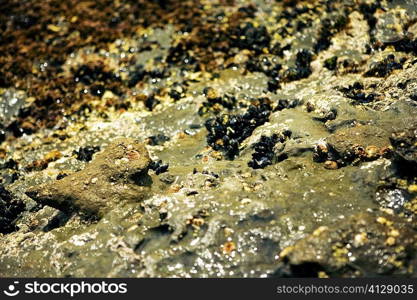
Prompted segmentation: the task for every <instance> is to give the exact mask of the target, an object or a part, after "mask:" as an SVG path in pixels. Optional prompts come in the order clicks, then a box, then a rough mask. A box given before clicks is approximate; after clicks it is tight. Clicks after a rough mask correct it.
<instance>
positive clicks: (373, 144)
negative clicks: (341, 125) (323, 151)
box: [326, 125, 390, 162]
mask: <svg viewBox="0 0 417 300" xmlns="http://www.w3.org/2000/svg"><path fill="white" fill-rule="evenodd" d="M388 137H389V135H388V133H387V132H386V131H385V130H382V129H380V128H378V127H376V126H371V125H362V126H355V127H351V128H345V129H341V130H339V131H337V132H336V133H335V134H332V135H330V136H329V137H328V138H326V142H327V143H328V145H329V147H330V151H332V152H333V154H334V157H336V158H339V159H341V160H342V161H343V162H352V161H354V160H355V159H359V160H373V159H376V158H378V157H381V156H383V155H385V154H386V153H387V152H388V149H389V146H390V144H389V140H388Z"/></svg>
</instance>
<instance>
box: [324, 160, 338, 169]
mask: <svg viewBox="0 0 417 300" xmlns="http://www.w3.org/2000/svg"><path fill="white" fill-rule="evenodd" d="M324 167H325V168H326V169H328V170H336V169H337V168H338V165H337V162H335V161H332V160H327V161H326V162H325V163H324Z"/></svg>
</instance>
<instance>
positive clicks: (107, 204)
mask: <svg viewBox="0 0 417 300" xmlns="http://www.w3.org/2000/svg"><path fill="white" fill-rule="evenodd" d="M150 162H151V160H150V158H149V154H148V151H147V150H146V148H145V146H144V144H142V143H139V142H138V141H135V140H133V139H127V138H122V139H117V140H115V141H113V142H112V143H111V144H110V145H109V146H108V147H107V148H106V149H104V150H103V152H101V153H98V154H97V155H96V156H95V158H94V160H93V161H92V162H90V163H89V164H88V165H87V166H86V167H85V168H84V169H83V170H82V171H79V172H75V173H73V174H71V175H68V176H65V177H64V178H63V179H60V180H56V181H53V182H51V183H48V184H43V185H40V186H36V187H32V188H30V189H29V190H28V191H26V194H27V195H28V196H29V197H31V198H33V199H34V200H35V201H37V202H38V203H40V204H43V205H49V206H51V207H54V208H57V209H59V210H62V211H64V212H67V213H69V212H72V211H73V210H80V211H82V212H83V213H85V214H88V215H97V216H102V215H103V214H104V213H105V212H107V211H109V210H110V209H111V208H112V207H114V206H115V205H117V204H119V203H123V202H126V201H127V202H129V201H140V200H143V199H145V198H146V197H148V196H149V193H150V189H151V188H150V186H151V184H152V179H151V177H150V176H149V175H148V173H147V172H148V167H149V163H150Z"/></svg>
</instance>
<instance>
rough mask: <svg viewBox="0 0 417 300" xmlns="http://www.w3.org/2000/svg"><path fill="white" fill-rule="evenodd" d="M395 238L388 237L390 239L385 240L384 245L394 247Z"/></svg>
mask: <svg viewBox="0 0 417 300" xmlns="http://www.w3.org/2000/svg"><path fill="white" fill-rule="evenodd" d="M395 242H396V241H395V238H393V237H392V236H390V237H388V238H387V239H386V240H385V244H386V245H387V246H394V245H395Z"/></svg>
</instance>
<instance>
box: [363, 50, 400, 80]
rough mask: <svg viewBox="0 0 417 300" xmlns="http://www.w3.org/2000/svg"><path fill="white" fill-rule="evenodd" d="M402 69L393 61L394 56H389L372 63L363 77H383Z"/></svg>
mask: <svg viewBox="0 0 417 300" xmlns="http://www.w3.org/2000/svg"><path fill="white" fill-rule="evenodd" d="M402 67H403V66H402V64H401V63H399V62H398V61H397V60H396V59H395V56H394V55H393V54H390V55H388V56H387V57H386V58H384V59H383V60H381V61H378V62H375V63H372V64H371V65H370V67H369V69H368V70H367V71H366V72H365V76H374V77H385V76H387V75H389V74H391V72H392V71H394V70H399V69H402Z"/></svg>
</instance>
